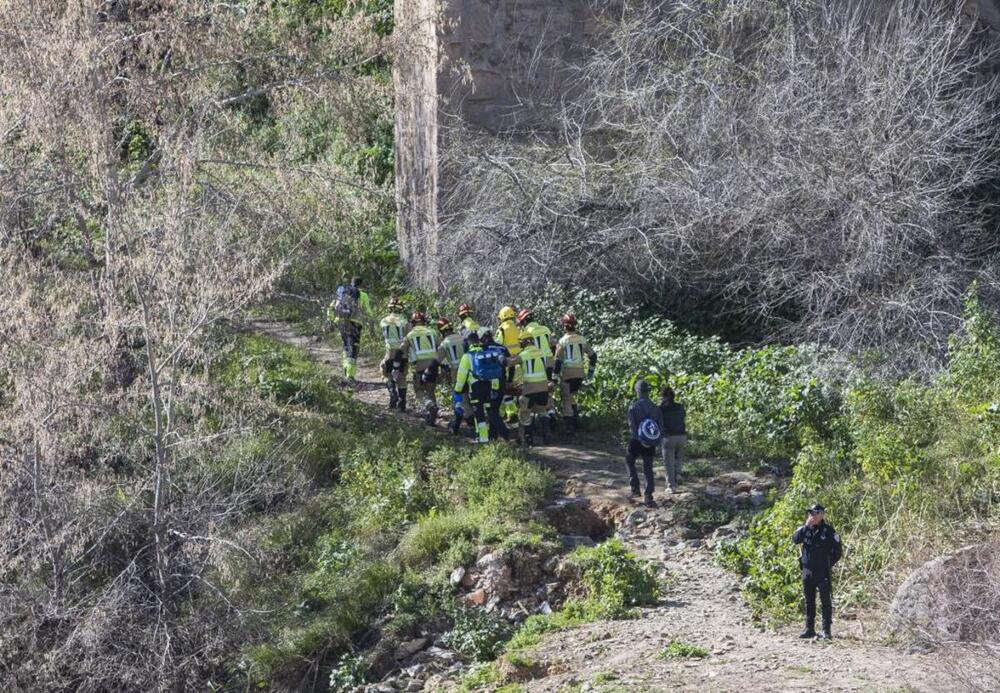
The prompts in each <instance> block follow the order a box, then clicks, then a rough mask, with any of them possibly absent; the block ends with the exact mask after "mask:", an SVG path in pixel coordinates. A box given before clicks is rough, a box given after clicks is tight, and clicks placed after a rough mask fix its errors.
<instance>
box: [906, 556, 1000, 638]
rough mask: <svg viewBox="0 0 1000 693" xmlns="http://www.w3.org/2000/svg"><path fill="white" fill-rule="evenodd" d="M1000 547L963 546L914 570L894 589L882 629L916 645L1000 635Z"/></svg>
mask: <svg viewBox="0 0 1000 693" xmlns="http://www.w3.org/2000/svg"><path fill="white" fill-rule="evenodd" d="M998 551H1000V544H978V545H973V546H966V547H964V548H962V549H959V550H958V551H955V552H954V553H950V554H946V555H943V556H938V557H937V558H935V559H933V560H931V561H928V562H927V563H925V564H924V565H922V566H920V567H919V568H917V569H916V570H915V571H914V572H913V573H911V574H910V576H909V577H907V578H906V580H905V581H904V582H903V584H902V585H900V586H899V589H898V590H896V596H895V598H894V599H893V600H892V605H891V606H890V608H889V617H888V619H887V620H886V628H887V630H888V632H889V634H890V635H891V636H892V637H894V638H895V639H897V640H900V641H902V642H906V643H909V644H911V645H916V646H919V647H932V646H935V645H938V644H941V643H945V642H950V641H951V642H953V641H966V642H985V641H995V640H996V639H997V638H998V637H1000V555H998Z"/></svg>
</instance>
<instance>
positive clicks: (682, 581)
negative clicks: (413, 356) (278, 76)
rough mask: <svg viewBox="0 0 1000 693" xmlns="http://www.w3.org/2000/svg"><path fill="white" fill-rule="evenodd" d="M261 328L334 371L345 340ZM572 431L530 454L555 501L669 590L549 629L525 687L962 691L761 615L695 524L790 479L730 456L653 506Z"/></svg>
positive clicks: (371, 383)
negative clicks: (641, 561) (651, 570)
mask: <svg viewBox="0 0 1000 693" xmlns="http://www.w3.org/2000/svg"><path fill="white" fill-rule="evenodd" d="M254 328H255V329H256V330H258V331H259V332H262V333H265V334H268V335H270V336H272V337H275V338H277V339H280V340H282V341H285V342H287V343H291V344H295V345H296V346H299V347H302V348H304V349H306V350H307V351H308V352H309V353H310V354H311V355H312V356H313V358H315V359H317V360H318V361H321V362H324V363H328V364H331V365H333V366H335V367H336V366H337V365H338V364H339V362H340V349H339V345H335V344H333V343H332V341H330V340H322V341H317V340H316V339H315V338H313V337H309V336H301V335H298V334H296V333H295V332H294V331H293V330H291V328H290V327H289V326H287V325H284V324H279V323H264V322H260V323H256V324H255V325H254ZM355 392H356V396H357V398H358V399H359V400H362V401H365V402H367V403H370V404H373V405H376V406H378V407H380V408H384V403H385V400H386V395H385V390H384V388H383V386H382V384H381V378H380V375H379V373H378V372H377V369H376V368H374V367H372V366H371V364H366V363H364V362H362V364H361V367H360V369H359V382H358V383H357V384H356V386H355ZM385 416H387V417H389V416H403V417H405V418H407V419H412V422H413V423H414V425H421V424H420V420H419V416H418V415H416V414H406V415H399V414H396V413H390V412H388V411H386V413H385ZM438 425H439V426H440V427H441V428H442V430H444V428H443V423H442V422H439V424H438ZM565 438H566V437H565V436H563V437H562V442H559V443H558V444H556V445H549V446H540V447H536V448H533V451H532V455H533V457H535V459H537V460H538V461H539V463H541V464H544V465H546V466H548V467H549V468H550V469H552V471H553V472H554V473H555V474H556V476H557V477H558V479H559V480H560V483H561V486H562V489H561V492H562V497H561V499H560V500H559V501H558V502H559V503H563V504H570V505H574V506H578V507H585V508H587V514H588V515H590V516H593V515H596V516H598V517H599V518H600V520H601V521H603V522H604V523H606V525H605V526H607V527H611V528H613V532H614V535H615V536H617V537H619V538H620V539H621V540H622V541H623V542H625V544H626V545H627V546H629V548H630V549H632V550H633V551H634V552H635V553H636V554H637V555H639V556H641V557H643V558H646V559H648V560H649V561H651V562H652V563H653V564H654V566H656V567H657V569H658V570H659V571H660V573H661V575H662V577H663V580H664V584H665V585H666V589H665V599H664V600H663V602H662V603H661V604H659V605H658V606H656V607H652V608H645V609H643V610H642V613H641V617H640V618H638V619H634V620H625V621H598V622H594V623H589V624H586V625H584V626H581V627H579V628H574V629H569V630H564V631H559V632H554V633H550V634H548V635H547V636H545V637H544V638H543V639H542V641H541V642H540V643H539V644H538V645H537V646H536V647H535V648H534V649H533V650H532V651H531V652H528V653H527V654H528V655H529V656H530V658H531V659H532V660H533V661H534V662H535V663H536V666H535V667H534V668H533V672H532V675H531V677H530V679H529V680H523V681H521V683H522V685H524V686H525V688H526V689H527V690H529V691H576V690H581V691H583V690H592V691H598V690H607V691H612V690H629V691H633V690H635V691H659V690H699V691H700V690H711V691H737V690H746V691H813V690H843V691H887V690H915V691H940V690H955V686H954V672H953V671H951V670H952V669H953V667H945V666H942V662H941V660H940V657H939V656H936V655H933V654H920V653H913V652H907V651H905V650H902V649H899V648H894V647H891V646H888V645H886V644H884V643H883V642H882V641H881V640H880V635H879V633H878V632H877V629H876V628H874V627H872V626H871V625H869V624H866V622H865V621H864V620H861V619H859V618H853V619H845V618H839V619H835V623H834V626H835V627H834V634H835V636H836V637H835V639H834V640H833V641H832V642H823V641H802V640H799V639H798V637H797V635H798V631H799V628H800V624H793V625H789V626H786V627H784V628H781V629H779V630H771V629H765V628H762V627H761V626H760V625H758V624H756V623H754V622H753V620H752V619H751V615H750V612H749V610H748V609H747V607H746V606H745V605H744V603H743V600H742V598H741V596H740V589H739V578H738V577H737V576H735V575H733V574H731V573H729V572H727V571H725V570H724V569H723V568H722V567H720V566H719V565H718V563H717V562H716V561H715V560H714V558H713V552H712V546H713V545H714V543H715V541H717V540H719V539H720V538H722V537H723V536H726V535H728V534H729V533H731V532H733V531H734V530H733V529H732V528H731V527H730V526H728V525H724V526H722V527H721V528H716V527H715V526H714V524H713V523H711V522H708V523H706V524H704V525H701V526H699V518H700V517H705V516H706V515H705V513H704V509H706V508H707V509H709V510H711V509H713V508H715V509H718V508H729V510H730V511H732V510H736V509H743V510H746V511H751V510H752V509H753V508H755V507H756V506H759V505H760V504H761V503H763V502H764V499H765V494H766V492H767V491H768V490H769V489H770V488H772V487H774V486H780V485H781V484H782V483H784V482H783V480H782V479H781V478H780V477H778V476H776V475H772V474H764V475H760V476H755V475H753V474H750V473H749V472H746V471H744V470H740V469H734V468H731V467H730V466H729V465H728V464H727V463H725V462H722V461H715V460H699V461H693V462H694V463H693V464H692V465H691V466H692V467H693V468H694V470H695V471H696V472H697V474H698V476H697V477H696V478H690V477H689V478H687V479H685V480H683V481H682V486H681V489H680V492H679V493H677V494H674V495H673V496H669V495H665V494H663V493H658V494H657V497H658V500H659V507H658V508H656V509H646V508H644V507H641V506H637V505H635V504H633V503H631V502H630V501H629V500H628V498H627V490H628V489H627V481H626V478H625V471H624V465H623V463H622V458H621V451H620V449H619V447H620V446H618V445H617V444H616V442H615V441H613V440H609V436H608V434H607V433H605V434H603V435H600V434H593V433H591V434H583V435H578V436H574V437H573V440H572V441H569V442H565ZM661 479H662V477H660V478H658V481H661ZM699 509H702V514H701V515H699ZM707 517H708V518H709V519H710V518H711V515H708V516H707ZM573 529H574V528H562V527H560V530H561V531H564V532H568V533H573ZM577 532H579V530H577ZM671 641H677V642H682V643H685V644H689V645H694V646H697V647H699V648H703V649H704V652H703V653H701V654H705V655H706V656H702V657H690V658H672V657H670V656H664V655H663V654H662V653H663V652H664V650H665V648H666V647H667V646H668V644H669V643H670V642H671ZM457 672H458V668H457V667H453V668H452V677H453V678H452V680H450V681H449V680H448V678H447V677H444V678H442V677H438V678H436V679H433V680H428V681H427V684H426V687H424V688H423V689H424V690H439V689H441V688H448V687H449V685H453V684H454V682H455V681H456V680H457V678H454V677H455V676H456V675H457ZM414 683H415V682H414ZM413 688H414V690H419V688H417V687H413ZM390 690H391V689H390ZM406 690H409V687H408V688H406Z"/></svg>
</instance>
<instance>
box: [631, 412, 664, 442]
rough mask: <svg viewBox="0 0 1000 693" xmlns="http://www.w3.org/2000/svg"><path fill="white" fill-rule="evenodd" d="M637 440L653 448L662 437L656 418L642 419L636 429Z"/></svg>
mask: <svg viewBox="0 0 1000 693" xmlns="http://www.w3.org/2000/svg"><path fill="white" fill-rule="evenodd" d="M637 437H638V438H639V442H640V443H642V444H643V445H645V446H646V447H647V448H655V447H656V446H657V445H658V444H659V442H660V440H662V439H663V431H662V429H660V424H658V423H656V419H643V420H642V422H641V423H640V424H639V430H638V431H637Z"/></svg>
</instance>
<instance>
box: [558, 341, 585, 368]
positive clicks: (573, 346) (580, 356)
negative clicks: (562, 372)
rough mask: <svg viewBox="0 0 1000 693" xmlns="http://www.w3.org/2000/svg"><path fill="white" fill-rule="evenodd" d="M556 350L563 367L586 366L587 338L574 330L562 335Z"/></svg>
mask: <svg viewBox="0 0 1000 693" xmlns="http://www.w3.org/2000/svg"><path fill="white" fill-rule="evenodd" d="M558 351H559V352H560V354H561V356H562V362H563V368H586V367H587V340H586V339H584V338H583V337H582V336H580V335H578V334H576V333H575V332H571V333H569V334H565V335H563V336H562V338H561V339H560V340H559V347H558Z"/></svg>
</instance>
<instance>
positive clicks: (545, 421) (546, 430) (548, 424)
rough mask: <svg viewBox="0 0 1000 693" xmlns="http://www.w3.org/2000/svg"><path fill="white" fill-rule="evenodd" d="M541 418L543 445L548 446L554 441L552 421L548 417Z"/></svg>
mask: <svg viewBox="0 0 1000 693" xmlns="http://www.w3.org/2000/svg"><path fill="white" fill-rule="evenodd" d="M541 418H542V423H541V426H542V443H544V444H545V445H548V444H549V441H550V440H552V419H550V418H549V417H548V416H547V415H546V416H543V417H541Z"/></svg>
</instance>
